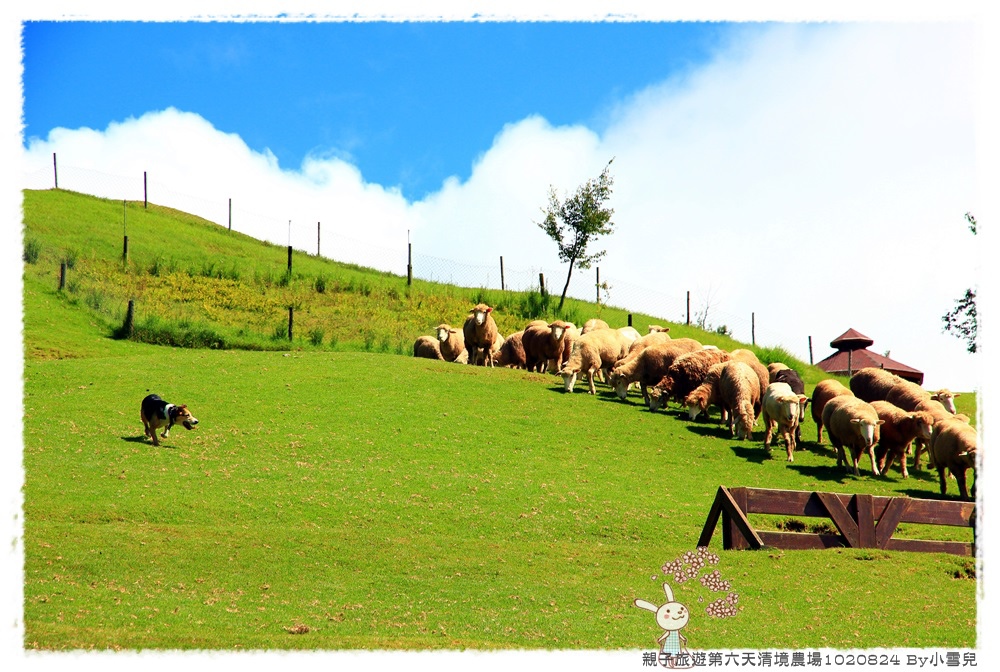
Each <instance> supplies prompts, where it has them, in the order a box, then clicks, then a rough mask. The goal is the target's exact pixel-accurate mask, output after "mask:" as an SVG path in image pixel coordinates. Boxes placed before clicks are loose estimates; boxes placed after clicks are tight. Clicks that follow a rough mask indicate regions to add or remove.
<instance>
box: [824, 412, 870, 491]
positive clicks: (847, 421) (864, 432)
mask: <svg viewBox="0 0 1000 672" xmlns="http://www.w3.org/2000/svg"><path fill="white" fill-rule="evenodd" d="M883 424H885V421H884V420H880V419H879V417H878V412H877V411H876V410H875V409H874V408H872V405H871V404H869V403H868V402H867V401H865V400H863V399H859V398H858V397H855V396H853V395H851V396H848V395H846V394H845V395H841V396H838V397H834V398H833V399H830V400H829V401H828V402H826V406H824V407H823V426H824V427H826V432H827V434H828V435H829V436H830V443H832V444H833V446H834V447H835V448H836V449H837V466H838V467H839V466H840V465H844V467H845V468H846V469H850V464H848V462H847V456H846V453H845V450H844V448H845V447H847V448H850V449H851V461H852V462H853V464H854V475H855V476H860V475H861V472H860V471H859V470H858V461H859V460H860V459H861V453H864V452H867V453H868V456H869V457H870V458H871V461H872V473H874V474H875V475H876V476H878V475H879V473H880V472H879V469H878V463H877V460H876V459H875V444H876V443H878V441H879V429H880V427H881V426H882V425H883Z"/></svg>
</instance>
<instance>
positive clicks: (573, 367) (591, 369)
mask: <svg viewBox="0 0 1000 672" xmlns="http://www.w3.org/2000/svg"><path fill="white" fill-rule="evenodd" d="M627 350H628V340H627V339H626V338H625V336H624V335H623V334H622V333H621V332H620V331H618V330H617V329H597V330H595V331H592V332H589V333H586V334H581V335H580V337H579V338H577V339H576V340H575V341H573V348H572V350H571V352H570V356H569V359H568V360H567V361H566V363H565V364H563V368H562V369H560V371H559V374H560V375H561V376H562V377H563V386H564V389H565V390H566V392H572V391H573V386H574V385H575V384H576V379H577V377H578V376H579V375H580V374H581V373H585V374H587V382H588V384H589V387H590V394H597V390H596V389H595V388H594V373H595V372H597V371H600V370H604V371H605V373H607V371H608V370H610V369H611V367H612V366H614V364H615V362H617V361H618V360H619V359H621V358H622V356H623V355H624V354H625V352H626V351H627Z"/></svg>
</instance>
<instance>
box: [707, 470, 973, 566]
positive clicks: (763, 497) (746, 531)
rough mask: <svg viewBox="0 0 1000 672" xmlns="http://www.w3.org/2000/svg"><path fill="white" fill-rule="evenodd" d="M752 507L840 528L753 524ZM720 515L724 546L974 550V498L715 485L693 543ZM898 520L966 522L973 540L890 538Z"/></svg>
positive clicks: (709, 532) (960, 552) (709, 537)
mask: <svg viewBox="0 0 1000 672" xmlns="http://www.w3.org/2000/svg"><path fill="white" fill-rule="evenodd" d="M751 513H768V514H778V515H787V516H807V517H813V518H829V519H830V520H831V521H833V524H834V526H835V527H836V528H837V531H838V532H839V533H840V534H817V533H801V532H772V531H764V530H754V529H753V528H752V527H751V526H750V521H749V520H748V519H747V515H748V514H751ZM720 515H721V516H722V546H723V548H725V549H726V550H731V549H736V550H740V549H760V548H763V547H765V546H769V547H773V548H781V549H789V550H804V549H816V548H834V547H845V546H846V547H848V548H879V549H883V550H887V551H920V552H925V553H951V554H953V555H975V552H976V550H975V533H976V527H975V525H976V504H975V502H955V501H940V500H933V499H914V498H911V497H876V496H874V495H848V494H839V493H832V492H804V491H799V490H768V489H762V488H742V487H740V488H732V489H728V488H725V487H722V486H720V487H719V490H718V492H717V493H716V495H715V501H714V502H713V503H712V508H711V509H710V510H709V512H708V519H707V520H706V521H705V528H704V529H703V530H702V533H701V538H700V539H699V540H698V546H708V543H709V542H710V541H711V540H712V533H713V532H714V531H715V528H716V525H717V524H718V522H719V516H720ZM900 523H921V524H927V525H951V526H956V527H971V528H972V534H973V543H971V544H969V543H965V542H959V541H928V540H924V539H893V538H892V535H893V533H894V532H895V531H896V527H897V526H898V525H899V524H900Z"/></svg>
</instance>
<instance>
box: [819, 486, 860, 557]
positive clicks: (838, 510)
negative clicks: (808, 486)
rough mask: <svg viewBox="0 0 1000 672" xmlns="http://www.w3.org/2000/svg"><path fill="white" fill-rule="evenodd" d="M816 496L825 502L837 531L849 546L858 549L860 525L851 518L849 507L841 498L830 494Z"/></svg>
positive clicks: (820, 493)
mask: <svg viewBox="0 0 1000 672" xmlns="http://www.w3.org/2000/svg"><path fill="white" fill-rule="evenodd" d="M816 496H817V497H819V499H820V501H821V502H823V505H824V506H825V507H826V511H827V513H828V514H829V515H830V520H832V521H833V524H834V525H836V527H837V531H838V532H840V533H841V534H842V535H844V539H845V540H846V541H847V545H848V546H850V547H852V548H857V547H858V543H859V539H858V524H857V522H855V521H854V519H853V518H851V514H849V513H848V512H847V507H846V506H844V503H843V502H842V501H841V500H840V498H839V497H837V496H836V495H835V494H833V493H830V492H817V493H816Z"/></svg>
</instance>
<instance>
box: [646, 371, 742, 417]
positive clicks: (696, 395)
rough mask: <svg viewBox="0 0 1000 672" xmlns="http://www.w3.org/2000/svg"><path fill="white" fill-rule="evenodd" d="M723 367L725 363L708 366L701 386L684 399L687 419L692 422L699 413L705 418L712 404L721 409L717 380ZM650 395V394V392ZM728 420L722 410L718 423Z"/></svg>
mask: <svg viewBox="0 0 1000 672" xmlns="http://www.w3.org/2000/svg"><path fill="white" fill-rule="evenodd" d="M725 366H726V362H720V363H718V364H713V365H712V366H710V367H709V368H708V372H707V373H706V374H705V379H704V380H703V381H702V382H701V385H699V386H698V387H696V388H694V391H693V392H691V394H689V395H687V396H686V397H685V398H684V405H685V406H686V407H687V409H688V419H690V420H694V419H695V418H697V417H698V414H699V413H704V414H705V415H706V417H707V416H708V407H709V406H711V405H712V404H715V405H716V406H719V407H720V408H721V401H720V397H719V379H720V378H721V377H722V369H723V368H725ZM650 394H652V392H651V393H650ZM728 419H729V416H728V414H727V413H726V410H725V409H722V415H721V418H720V422H726V421H727V420H728Z"/></svg>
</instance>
